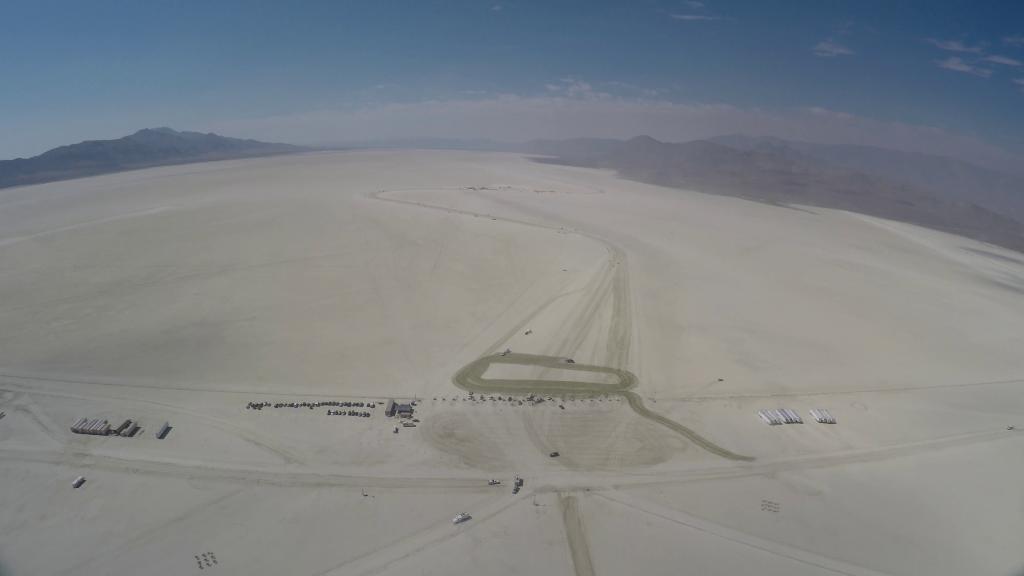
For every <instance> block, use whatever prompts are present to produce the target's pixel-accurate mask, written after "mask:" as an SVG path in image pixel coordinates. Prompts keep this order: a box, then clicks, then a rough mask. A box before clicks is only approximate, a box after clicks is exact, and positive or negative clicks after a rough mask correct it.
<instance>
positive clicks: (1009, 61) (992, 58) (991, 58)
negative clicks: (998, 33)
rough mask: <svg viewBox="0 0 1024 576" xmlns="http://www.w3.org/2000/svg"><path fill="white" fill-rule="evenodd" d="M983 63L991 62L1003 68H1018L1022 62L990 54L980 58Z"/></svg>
mask: <svg viewBox="0 0 1024 576" xmlns="http://www.w3.org/2000/svg"><path fill="white" fill-rule="evenodd" d="M982 60H984V61H985V62H991V63H993V64H1002V65H1003V66H1020V65H1021V64H1022V62H1021V61H1020V60H1014V59H1013V58H1010V57H1009V56H1000V55H999V54H992V55H990V56H985V57H984V58H982Z"/></svg>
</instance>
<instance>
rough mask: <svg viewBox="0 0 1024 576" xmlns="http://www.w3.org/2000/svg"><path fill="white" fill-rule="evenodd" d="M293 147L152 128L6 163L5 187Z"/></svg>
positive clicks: (2, 165)
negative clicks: (113, 138) (114, 138)
mask: <svg viewBox="0 0 1024 576" xmlns="http://www.w3.org/2000/svg"><path fill="white" fill-rule="evenodd" d="M304 150H307V149H306V148H302V147H300V146H292V145H290V144H277V143H270V142H260V141H257V140H242V139H239V138H228V137H225V136H219V135H217V134H213V133H206V134H204V133H201V132H179V131H177V130H172V129H170V128H146V129H144V130H139V131H138V132H136V133H134V134H131V135H129V136H125V137H123V138H118V139H116V140H86V141H85V142H80V143H78V144H72V145H70V146H61V147H59V148H54V149H53V150H49V151H47V152H44V153H42V154H40V155H38V156H33V157H32V158H16V159H14V160H3V161H0V188H6V187H9V186H21V185H25V184H39V183H42V182H53V181H55V180H68V179H71V178H80V177H82V176H94V175H96V174H107V173H110V172H120V171H123V170H134V169H136V168H148V167H152V166H162V165H167V164H184V163H187V162H199V161H206V160H228V159H232V158H248V157H253V156H271V155H274V154H289V153H294V152H302V151H304Z"/></svg>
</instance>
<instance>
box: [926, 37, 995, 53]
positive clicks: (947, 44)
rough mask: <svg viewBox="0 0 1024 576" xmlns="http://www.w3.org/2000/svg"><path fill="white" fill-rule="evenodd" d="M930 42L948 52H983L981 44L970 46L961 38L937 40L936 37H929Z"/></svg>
mask: <svg viewBox="0 0 1024 576" xmlns="http://www.w3.org/2000/svg"><path fill="white" fill-rule="evenodd" d="M928 43H929V44H931V45H932V46H935V47H936V48H939V49H941V50H946V51H947V52H963V53H967V54H981V52H982V47H981V46H970V45H968V44H964V43H963V42H961V41H959V40H936V39H935V38H929V39H928Z"/></svg>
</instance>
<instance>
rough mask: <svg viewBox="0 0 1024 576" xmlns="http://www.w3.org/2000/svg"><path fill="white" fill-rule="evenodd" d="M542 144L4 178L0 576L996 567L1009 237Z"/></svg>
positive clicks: (1011, 459) (1009, 327)
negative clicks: (538, 152) (12, 181)
mask: <svg viewBox="0 0 1024 576" xmlns="http://www.w3.org/2000/svg"><path fill="white" fill-rule="evenodd" d="M731 144H732V145H734V146H736V147H735V148H731V150H733V151H736V150H741V149H743V146H740V144H742V143H740V144H737V143H736V142H735V141H732V142H731ZM716 145H720V146H725V144H721V143H718V144H716ZM714 150H715V151H716V152H720V151H719V150H718V149H717V148H715V149H714ZM549 152H550V151H549ZM651 157H652V156H650V155H648V156H647V158H651ZM538 160H542V161H538ZM557 162H563V163H562V164H559V163H557ZM564 163H576V164H584V163H586V162H583V161H578V162H569V161H567V160H565V159H564V158H563V159H562V160H558V159H552V158H550V157H547V158H544V159H539V158H536V157H531V156H528V155H524V154H521V153H510V152H468V151H428V150H386V151H349V152H315V153H302V154H289V155H285V156H274V157H267V158H249V159H236V160H225V161H218V162H207V163H201V164H188V165H180V166H164V167H157V168H147V169H144V170H137V171H133V172H122V173H116V174H108V175H102V176H93V177H89V178H84V179H77V180H68V181H63V182H52V183H47V184H38V185H33V186H19V187H14V188H8V189H5V190H2V191H0V325H2V326H3V332H2V335H0V412H2V413H3V417H2V418H0V574H3V575H8V574H9V575H20V574H48V575H58V574H67V575H75V576H87V575H94V574H95V575H101V574H103V575H136V574H207V573H210V574H213V575H214V576H215V575H216V574H220V573H223V574H253V575H264V574H265V575H268V576H269V575H275V576H276V575H282V574H291V575H342V574H345V575H348V574H395V575H399V574H437V575H449V574H466V575H468V574H473V575H482V574H495V575H499V574H551V575H558V574H565V575H573V574H575V575H577V576H586V575H592V574H605V575H611V574H629V573H636V574H645V575H655V574H664V575H666V576H667V575H676V574H702V575H713V574H721V575H736V574H761V575H782V574H787V575H791V574H801V575H802V574H807V575H811V574H893V575H896V574H900V575H902V574H906V575H910V574H948V575H963V574H1004V575H1009V574H1016V573H1019V571H1020V570H1021V568H1022V567H1024V546H1022V545H1021V544H1022V541H1021V534H1024V492H1022V491H1021V489H1020V478H1021V475H1022V473H1024V437H1022V436H1021V434H1022V433H1024V432H1022V431H1021V430H1017V429H1016V428H1020V427H1021V426H1024V420H1022V417H1021V415H1022V414H1024V395H1022V394H1021V393H1020V389H1021V388H1020V387H1021V385H1022V384H1024V361H1022V357H1021V350H1024V255H1022V254H1021V253H1019V252H1014V251H1012V250H1010V249H1007V248H1004V247H1000V246H996V245H994V244H989V243H984V242H982V241H980V240H975V239H968V238H965V237H963V236H958V235H954V234H950V233H948V232H943V231H941V230H936V229H932V228H934V227H931V228H925V227H919V226H916V225H914V224H911V223H906V222H898V221H896V220H892V219H887V218H882V217H879V216H878V215H866V214H859V213H856V212H851V211H846V210H843V209H839V208H843V207H842V206H840V207H830V206H821V205H820V204H821V203H819V205H814V204H815V203H814V202H811V203H800V202H775V203H771V202H766V201H754V200H752V199H747V198H738V197H735V195H723V194H721V193H716V194H708V193H704V192H703V191H700V189H699V186H697V185H696V184H700V182H694V183H692V184H694V185H692V186H687V185H685V183H683V184H684V186H683V187H684V188H686V189H678V188H668V187H662V186H659V185H657V184H658V183H661V184H680V183H679V182H677V181H675V180H673V181H672V182H656V183H654V184H652V183H643V182H637V181H633V180H629V179H625V178H623V177H622V176H626V177H635V178H634V179H635V180H645V179H646V180H651V179H655V180H656V178H654V177H652V176H650V174H631V173H623V171H622V168H623V167H622V166H618V165H610V164H607V165H606V164H602V165H599V166H597V167H589V166H571V165H565V164H564ZM615 169H619V170H620V172H619V173H616V172H613V170H615ZM670 176H671V175H668V176H666V177H670ZM714 184H716V183H715V182H711V183H710V184H709V187H710V188H713V187H714V186H713V185H714ZM695 188H696V189H695ZM707 192H720V190H717V189H709V190H707ZM837 194H838V192H837ZM739 195H743V194H739ZM761 200H765V199H761ZM767 200H773V199H771V198H769V199H767ZM868 212H870V211H868ZM943 214H946V213H945V212H943ZM924 224H926V225H928V224H929V223H928V222H924ZM975 224H976V222H972V226H973V225H975ZM1014 234H1017V230H1016V229H1015V228H1014V229H1012V230H1011V229H1009V228H1007V229H1006V232H1005V234H1002V233H1001V235H1000V236H999V238H997V240H1005V239H1007V238H1009V239H1010V240H1007V241H1006V242H1003V243H1004V244H1007V243H1012V242H1016V241H1017V240H1016V239H1017V236H1014ZM976 235H977V234H976ZM570 360H571V361H570ZM392 399H393V400H396V401H398V402H399V403H410V404H412V403H415V405H414V406H411V408H412V409H413V410H414V412H413V414H412V415H411V416H410V417H409V418H405V419H400V418H398V417H389V416H387V415H385V409H386V407H387V405H388V403H389V401H390V400H392ZM282 404H284V405H282ZM287 404H296V405H297V407H292V406H288V405H287ZM371 404H372V406H371ZM780 408H784V409H787V410H789V411H793V412H795V413H796V414H798V415H799V416H801V417H802V420H803V423H802V424H780V425H770V424H768V423H767V422H766V420H769V419H770V418H768V417H766V418H765V419H762V417H761V416H759V411H767V410H772V411H773V410H776V409H780ZM811 410H815V411H816V412H815V413H818V412H817V411H818V410H827V411H828V413H829V414H830V415H831V416H833V417H834V418H835V424H828V423H819V422H817V421H815V418H814V417H812V412H811ZM336 411H337V412H341V413H342V414H341V415H337V414H335V412H336ZM352 412H356V413H366V414H369V416H363V415H361V414H355V415H349V413H352ZM329 413H330V414H329ZM774 415H775V413H774V412H773V413H770V414H769V416H774ZM83 418H86V419H102V420H107V421H109V423H110V424H112V425H117V424H119V423H121V422H122V421H123V420H125V419H132V420H133V421H135V422H137V423H138V424H139V425H141V427H142V429H141V430H140V431H139V432H138V433H137V434H135V435H134V436H133V437H122V436H116V435H96V434H79V433H73V432H72V431H71V427H72V426H73V425H75V424H76V422H78V421H80V420H81V419H83ZM165 422H167V423H169V424H170V426H171V428H170V430H169V432H167V431H163V432H166V436H165V437H163V438H162V439H161V438H158V437H157V433H158V432H161V428H162V427H163V424H164V423H165ZM79 476H81V477H82V478H83V480H84V483H81V484H80V486H79V487H77V488H76V487H73V484H72V483H73V481H75V479H76V478H78V477H79ZM517 476H518V477H521V478H522V480H523V482H522V486H521V487H519V486H516V483H515V480H514V479H515V478H516V477H517ZM492 479H493V480H499V481H500V482H501V483H500V484H492V483H491V482H489V481H490V480H492ZM459 513H466V514H467V515H468V519H464V518H461V517H460V518H456V515H457V514H459ZM453 520H459V522H457V523H453ZM462 520H465V521H462Z"/></svg>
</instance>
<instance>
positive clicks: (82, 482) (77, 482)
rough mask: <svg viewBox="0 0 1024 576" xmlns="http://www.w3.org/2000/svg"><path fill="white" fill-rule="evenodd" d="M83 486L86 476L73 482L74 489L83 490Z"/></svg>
mask: <svg viewBox="0 0 1024 576" xmlns="http://www.w3.org/2000/svg"><path fill="white" fill-rule="evenodd" d="M82 484H85V476H79V477H78V478H75V479H74V480H73V481H72V482H71V487H72V488H81V487H82Z"/></svg>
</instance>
